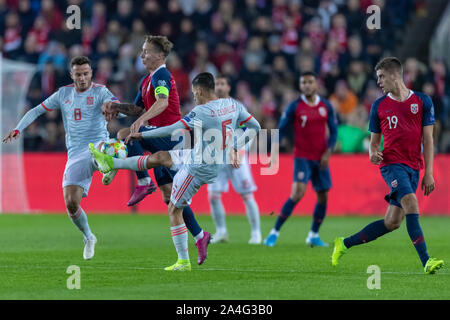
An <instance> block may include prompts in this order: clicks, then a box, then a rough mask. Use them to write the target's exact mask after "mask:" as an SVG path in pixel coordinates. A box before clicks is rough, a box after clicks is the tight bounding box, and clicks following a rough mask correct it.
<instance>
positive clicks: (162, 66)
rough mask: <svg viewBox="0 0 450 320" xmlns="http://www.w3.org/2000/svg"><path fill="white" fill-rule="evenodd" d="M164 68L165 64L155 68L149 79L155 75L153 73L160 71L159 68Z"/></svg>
mask: <svg viewBox="0 0 450 320" xmlns="http://www.w3.org/2000/svg"><path fill="white" fill-rule="evenodd" d="M165 67H166V64H165V63H163V64H162V65H160V66H159V67H158V68H156V70H155V71H153V72H152V73H151V74H150V77H153V75H154V74H155V72H156V71H158V70H159V69H161V68H165Z"/></svg>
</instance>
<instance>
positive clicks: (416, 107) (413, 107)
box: [411, 103, 419, 114]
mask: <svg viewBox="0 0 450 320" xmlns="http://www.w3.org/2000/svg"><path fill="white" fill-rule="evenodd" d="M411 112H412V113H413V114H416V113H417V112H419V105H418V104H417V103H412V104H411Z"/></svg>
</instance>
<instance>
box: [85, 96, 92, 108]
mask: <svg viewBox="0 0 450 320" xmlns="http://www.w3.org/2000/svg"><path fill="white" fill-rule="evenodd" d="M86 104H87V105H88V106H92V105H93V104H94V97H87V98H86Z"/></svg>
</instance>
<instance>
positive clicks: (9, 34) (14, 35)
mask: <svg viewBox="0 0 450 320" xmlns="http://www.w3.org/2000/svg"><path fill="white" fill-rule="evenodd" d="M21 32H22V28H21V27H20V21H19V16H18V15H17V13H15V12H9V13H8V14H7V15H6V18H5V34H4V36H3V51H4V53H5V56H6V57H7V58H10V59H14V56H16V55H18V54H19V53H20V49H21V46H22V37H21Z"/></svg>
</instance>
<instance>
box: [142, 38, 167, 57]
mask: <svg viewBox="0 0 450 320" xmlns="http://www.w3.org/2000/svg"><path fill="white" fill-rule="evenodd" d="M145 42H148V43H151V44H153V45H154V46H155V47H156V48H158V50H159V52H162V53H164V57H166V58H167V56H168V55H169V53H170V51H171V50H172V47H173V43H172V42H170V40H169V39H167V37H166V36H152V35H149V36H146V37H145Z"/></svg>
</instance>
